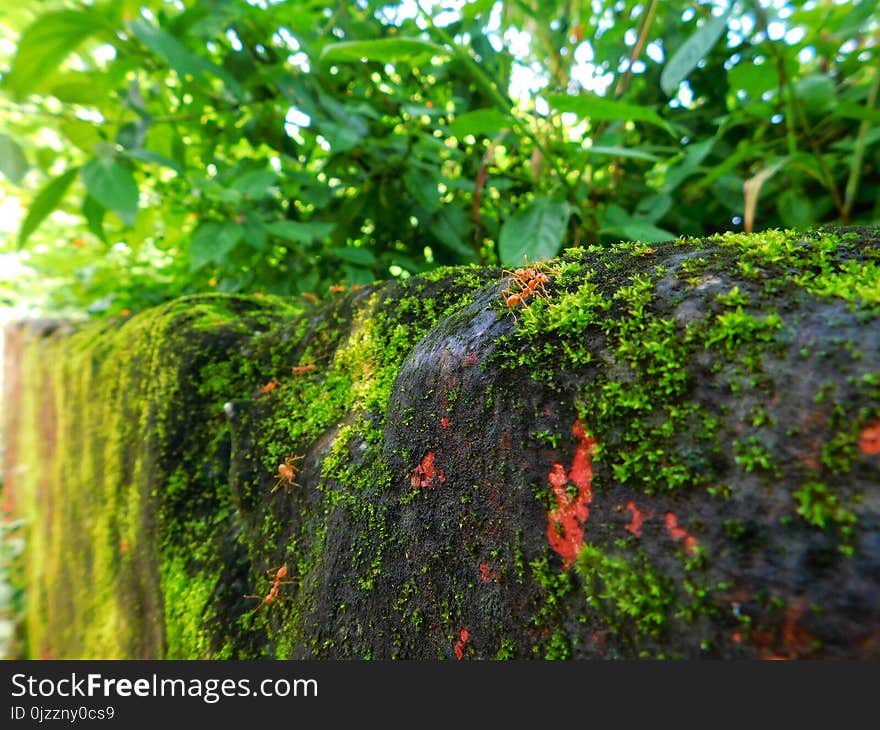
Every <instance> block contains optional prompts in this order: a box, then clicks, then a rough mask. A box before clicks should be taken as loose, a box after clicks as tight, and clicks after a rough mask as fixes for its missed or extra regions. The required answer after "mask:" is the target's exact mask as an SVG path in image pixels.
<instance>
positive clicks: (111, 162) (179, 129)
mask: <svg viewBox="0 0 880 730" xmlns="http://www.w3.org/2000/svg"><path fill="white" fill-rule="evenodd" d="M878 16H880V13H878V9H877V4H876V2H874V1H873V0H862V1H861V2H858V1H856V0H850V1H846V2H842V1H839V0H791V1H786V0H736V1H734V2H730V1H728V0H711V1H710V0H694V1H692V2H658V0H590V1H586V0H584V1H581V2H574V1H573V0H504V1H503V2H502V1H500V0H498V1H496V0H471V1H470V2H466V1H465V0H443V1H439V2H438V1H432V0H420V2H415V1H414V0H404V2H399V3H395V2H382V1H381V0H380V1H378V2H377V1H375V0H358V1H357V2H354V3H342V2H340V3H335V4H334V3H328V2H314V1H313V0H297V1H296V2H293V1H290V2H278V1H274V0H95V1H94V2H84V1H82V0H79V1H78V0H41V1H38V0H20V1H19V2H14V3H12V2H8V3H4V4H3V9H2V10H0V74H2V79H0V172H2V174H3V178H2V182H0V185H2V188H0V194H2V200H0V235H2V237H3V238H2V244H0V268H2V272H3V274H2V281H0V299H2V303H3V304H5V305H6V306H7V307H14V308H15V311H16V312H18V313H19V314H20V313H22V312H25V313H34V312H38V313H40V314H52V315H58V314H60V315H63V316H72V315H75V314H82V313H88V314H123V315H125V314H128V313H130V312H134V311H137V310H139V309H141V308H144V307H147V306H150V305H153V304H156V303H158V302H160V301H163V300H165V299H168V298H171V297H174V296H178V295H181V294H184V293H188V292H194V291H212V290H215V291H223V292H247V293H272V294H281V295H294V296H298V295H300V294H303V293H306V294H309V293H311V294H318V295H322V294H323V293H324V292H326V290H327V288H328V287H329V286H331V285H334V286H339V285H353V284H364V283H368V282H371V281H373V280H376V279H383V278H388V277H394V276H399V277H405V276H409V275H411V274H415V273H418V272H422V271H425V270H428V269H431V268H432V267H436V266H439V265H446V264H467V263H486V264H499V263H500V264H505V265H513V264H517V263H521V262H522V261H523V257H524V256H528V258H529V260H535V259H539V258H544V257H549V256H553V255H554V254H556V253H557V252H558V251H559V250H560V248H562V247H563V246H573V245H578V244H590V243H598V244H610V243H613V242H616V241H618V240H620V239H638V240H641V241H646V242H649V241H656V240H662V239H668V238H672V237H674V236H676V235H682V234H693V235H698V234H708V233H712V232H715V231H719V230H730V229H734V230H743V229H745V230H750V229H753V228H767V227H783V226H784V227H793V228H801V227H806V226H809V225H811V224H815V223H819V222H838V223H857V222H862V223H872V222H877V220H878V218H880V197H878V190H880V188H878V182H880V176H878V171H877V170H878V162H880V159H878V157H880V145H878V141H880V111H878V110H877V108H876V100H877V91H878V84H880V71H878V45H877V44H878V33H880V23H878Z"/></svg>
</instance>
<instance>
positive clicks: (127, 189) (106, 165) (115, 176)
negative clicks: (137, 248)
mask: <svg viewBox="0 0 880 730" xmlns="http://www.w3.org/2000/svg"><path fill="white" fill-rule="evenodd" d="M82 179H83V182H84V183H85V185H86V190H88V191H89V195H91V196H92V197H93V198H94V199H95V200H97V201H98V202H99V203H100V204H101V205H103V206H104V207H105V208H107V209H108V210H112V211H114V212H115V213H117V214H118V215H119V217H120V218H122V221H123V223H125V224H126V225H128V226H131V225H134V221H135V217H136V216H137V209H138V189H137V183H136V182H135V181H134V177H133V176H132V174H131V171H130V170H128V168H126V167H123V166H122V165H120V164H119V163H118V162H117V161H116V160H114V159H112V158H110V159H105V158H100V157H99V158H95V159H94V160H91V161H90V162H87V163H86V164H85V166H84V167H83V169H82Z"/></svg>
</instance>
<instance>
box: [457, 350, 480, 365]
mask: <svg viewBox="0 0 880 730" xmlns="http://www.w3.org/2000/svg"><path fill="white" fill-rule="evenodd" d="M477 359H478V355H477V353H476V352H469V353H468V354H467V357H465V359H464V360H462V361H461V364H462V365H464V366H465V367H467V366H468V365H473V364H474V363H476V362H477Z"/></svg>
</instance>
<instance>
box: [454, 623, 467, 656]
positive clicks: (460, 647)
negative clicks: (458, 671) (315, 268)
mask: <svg viewBox="0 0 880 730" xmlns="http://www.w3.org/2000/svg"><path fill="white" fill-rule="evenodd" d="M469 635H470V634H468V630H467V629H462V630H461V631H460V632H459V634H458V641H457V642H455V658H456V659H458V660H459V661H461V660H462V659H463V658H464V645H465V644H467V640H468V636H469Z"/></svg>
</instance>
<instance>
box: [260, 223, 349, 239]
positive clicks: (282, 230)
mask: <svg viewBox="0 0 880 730" xmlns="http://www.w3.org/2000/svg"><path fill="white" fill-rule="evenodd" d="M334 225H335V224H333V223H320V222H310V223H300V222H298V221H275V222H273V223H269V225H267V226H266V230H267V231H268V232H269V233H270V235H273V236H275V237H276V238H281V239H283V240H285V241H292V242H293V243H303V244H307V243H311V242H312V241H314V240H315V239H318V238H324V237H325V236H329V235H330V234H331V233H332V232H333V228H334Z"/></svg>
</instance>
